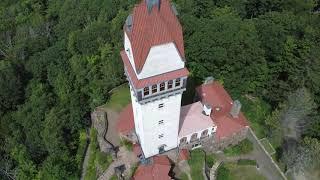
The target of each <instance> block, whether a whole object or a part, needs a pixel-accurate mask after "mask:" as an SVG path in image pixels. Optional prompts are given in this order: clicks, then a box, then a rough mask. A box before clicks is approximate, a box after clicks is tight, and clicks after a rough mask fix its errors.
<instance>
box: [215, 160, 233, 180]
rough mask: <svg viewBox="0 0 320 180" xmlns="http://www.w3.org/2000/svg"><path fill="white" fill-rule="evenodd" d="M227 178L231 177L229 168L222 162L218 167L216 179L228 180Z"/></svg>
mask: <svg viewBox="0 0 320 180" xmlns="http://www.w3.org/2000/svg"><path fill="white" fill-rule="evenodd" d="M229 179H231V178H230V170H229V169H228V168H227V167H226V166H225V165H224V164H221V166H220V167H219V168H218V172H217V180H229Z"/></svg>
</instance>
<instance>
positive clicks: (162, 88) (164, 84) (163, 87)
mask: <svg viewBox="0 0 320 180" xmlns="http://www.w3.org/2000/svg"><path fill="white" fill-rule="evenodd" d="M159 89H160V91H164V90H165V89H166V83H165V82H163V83H161V84H160V88H159Z"/></svg>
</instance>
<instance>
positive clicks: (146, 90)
mask: <svg viewBox="0 0 320 180" xmlns="http://www.w3.org/2000/svg"><path fill="white" fill-rule="evenodd" d="M143 95H145V96H147V95H149V87H145V88H144V89H143Z"/></svg>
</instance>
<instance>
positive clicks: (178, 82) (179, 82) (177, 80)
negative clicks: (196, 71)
mask: <svg viewBox="0 0 320 180" xmlns="http://www.w3.org/2000/svg"><path fill="white" fill-rule="evenodd" d="M180 84H181V79H180V78H178V79H176V87H177V86H180Z"/></svg>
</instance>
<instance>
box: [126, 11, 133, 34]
mask: <svg viewBox="0 0 320 180" xmlns="http://www.w3.org/2000/svg"><path fill="white" fill-rule="evenodd" d="M132 25H133V18H132V14H130V15H129V16H128V17H127V19H126V26H127V28H128V29H129V31H131V30H132Z"/></svg>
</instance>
